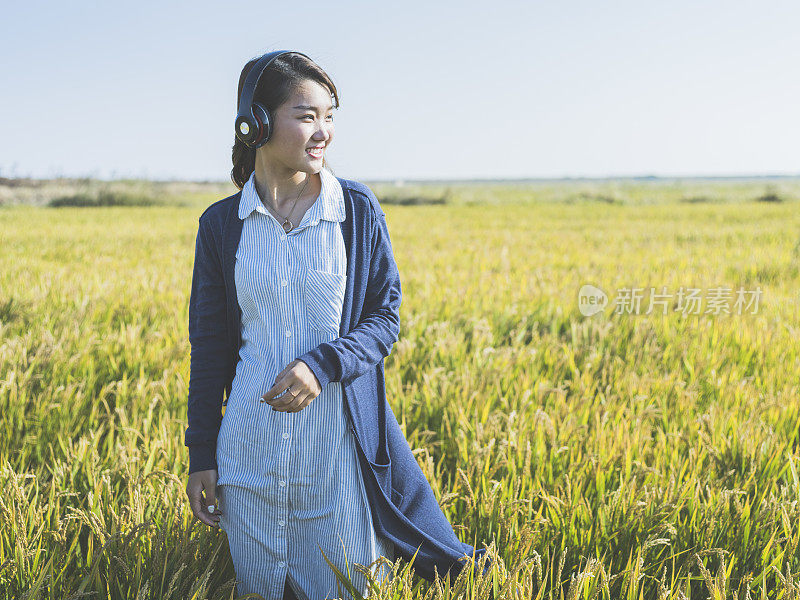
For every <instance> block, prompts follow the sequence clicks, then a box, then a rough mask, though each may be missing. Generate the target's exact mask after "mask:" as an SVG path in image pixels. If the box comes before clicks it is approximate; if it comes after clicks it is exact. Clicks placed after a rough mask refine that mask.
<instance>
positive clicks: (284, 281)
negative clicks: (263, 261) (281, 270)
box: [281, 279, 289, 287]
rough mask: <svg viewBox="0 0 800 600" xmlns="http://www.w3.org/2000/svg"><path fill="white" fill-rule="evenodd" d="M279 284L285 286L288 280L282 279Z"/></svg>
mask: <svg viewBox="0 0 800 600" xmlns="http://www.w3.org/2000/svg"><path fill="white" fill-rule="evenodd" d="M281 285H282V286H283V287H286V286H287V285H289V282H288V281H286V280H285V279H284V280H283V281H281Z"/></svg>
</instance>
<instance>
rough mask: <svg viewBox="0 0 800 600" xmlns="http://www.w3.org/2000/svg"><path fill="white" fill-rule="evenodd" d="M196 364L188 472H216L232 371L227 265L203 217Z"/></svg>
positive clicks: (195, 290) (195, 278)
mask: <svg viewBox="0 0 800 600" xmlns="http://www.w3.org/2000/svg"><path fill="white" fill-rule="evenodd" d="M189 342H190V344H191V361H190V363H191V364H190V373H189V399H188V406H187V417H188V422H189V426H188V427H187V429H186V432H185V439H184V444H185V445H186V446H188V447H189V473H193V472H194V471H203V470H207V469H216V468H217V461H216V449H217V434H218V432H219V428H220V423H221V421H222V412H221V407H222V399H223V392H224V390H225V377H226V373H227V372H228V367H229V362H230V358H229V354H230V353H229V351H228V348H227V322H226V296H225V283H224V280H223V277H222V261H221V259H220V256H219V254H218V251H217V250H216V248H215V244H214V242H213V233H212V232H211V229H210V227H209V225H208V222H207V220H204V219H203V218H202V217H200V223H199V227H198V230H197V240H196V243H195V256H194V269H193V272H192V290H191V295H190V297H189Z"/></svg>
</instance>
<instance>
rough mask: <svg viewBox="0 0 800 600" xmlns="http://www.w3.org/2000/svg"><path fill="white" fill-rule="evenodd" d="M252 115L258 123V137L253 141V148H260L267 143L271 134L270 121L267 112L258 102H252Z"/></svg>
mask: <svg viewBox="0 0 800 600" xmlns="http://www.w3.org/2000/svg"><path fill="white" fill-rule="evenodd" d="M253 115H254V116H255V118H256V121H258V137H256V138H255V139H254V140H253V148H260V147H261V146H263V145H264V144H266V143H267V141H269V136H270V134H271V133H272V120H271V119H270V115H269V111H268V110H267V109H266V108H265V107H264V105H263V104H261V103H259V102H253Z"/></svg>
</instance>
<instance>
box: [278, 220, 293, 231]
mask: <svg viewBox="0 0 800 600" xmlns="http://www.w3.org/2000/svg"><path fill="white" fill-rule="evenodd" d="M281 225H283V230H284V231H285V232H286V233H289V232H290V231H291V230H292V227H294V225H292V222H291V221H290V220H289V218H288V217H287V218H286V219H284V221H283V223H281ZM287 225H288V227H287Z"/></svg>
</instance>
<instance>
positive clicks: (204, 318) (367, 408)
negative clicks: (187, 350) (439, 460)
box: [185, 177, 489, 581]
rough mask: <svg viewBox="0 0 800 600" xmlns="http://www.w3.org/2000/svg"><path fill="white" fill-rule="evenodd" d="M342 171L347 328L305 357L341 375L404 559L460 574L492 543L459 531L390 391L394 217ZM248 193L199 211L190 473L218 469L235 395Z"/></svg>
mask: <svg viewBox="0 0 800 600" xmlns="http://www.w3.org/2000/svg"><path fill="white" fill-rule="evenodd" d="M337 179H338V180H339V183H340V184H341V185H342V189H343V190H344V199H345V212H346V217H345V220H344V221H342V222H341V223H340V225H341V228H342V235H343V236H344V243H345V249H346V253H347V284H346V288H345V295H344V308H343V310H342V321H341V324H340V328H339V336H340V337H338V338H336V339H334V340H332V341H330V342H325V343H322V344H320V345H319V346H317V347H316V348H313V349H312V350H310V351H309V352H306V353H305V354H303V355H302V356H299V357H297V358H299V359H300V360H302V361H303V362H305V363H306V364H307V365H308V366H309V368H310V369H311V370H312V371H313V372H314V374H315V375H316V377H317V379H319V382H320V385H321V386H322V387H325V386H326V385H327V384H328V383H329V382H331V381H339V382H341V383H342V390H343V395H344V402H345V405H346V407H347V411H348V414H349V416H350V423H351V429H352V431H353V433H354V435H355V439H356V448H357V452H358V455H359V456H358V457H359V461H360V463H361V470H362V473H363V477H364V485H365V488H366V491H367V498H368V500H369V503H370V506H371V507H372V514H373V521H374V525H375V529H376V531H377V532H378V534H379V535H382V536H384V537H386V538H387V539H389V540H391V541H392V542H393V543H394V546H395V553H396V555H398V556H402V557H403V558H405V559H406V560H411V558H412V557H413V556H414V553H415V552H416V554H417V556H416V558H415V559H414V569H415V571H416V572H417V573H418V574H419V575H421V576H422V577H424V578H425V579H428V580H431V581H432V580H433V578H434V566H436V569H437V571H438V573H439V575H440V576H443V575H444V574H445V573H448V572H450V573H451V574H452V575H457V574H458V573H459V572H460V571H461V569H462V567H463V565H464V564H465V562H463V560H464V558H463V557H464V556H465V555H466V556H470V557H471V556H473V555H474V556H475V558H476V560H477V559H478V558H479V557H481V556H483V555H484V554H485V553H486V548H481V549H479V550H476V549H475V548H474V547H473V546H470V545H469V544H466V543H463V542H461V541H459V539H458V537H456V534H455V532H454V531H453V528H452V526H451V525H450V523H449V522H448V520H447V517H445V515H444V513H443V512H442V510H441V508H440V507H439V503H438V501H437V500H436V497H435V495H434V493H433V490H432V489H431V486H430V483H429V482H428V480H427V479H426V478H425V474H424V473H423V472H422V469H421V468H420V466H419V464H418V463H417V460H416V458H414V455H413V454H412V452H411V448H410V447H409V444H408V441H407V440H406V439H405V436H404V435H403V432H402V430H401V429H400V426H399V425H398V423H397V419H396V418H395V415H394V413H393V412H392V409H391V407H390V406H389V404H388V402H387V400H386V387H385V383H384V370H383V359H384V358H385V357H386V356H388V355H389V353H390V352H391V349H392V346H393V345H394V343H395V342H396V341H397V338H398V335H399V331H400V314H399V309H400V301H401V290H400V276H399V273H398V270H397V265H396V263H395V259H394V254H393V252H392V246H391V242H390V240H389V231H388V229H387V226H386V216H385V214H384V212H383V210H382V209H381V207H380V204H379V203H378V200H377V198H376V197H375V195H374V194H373V192H372V190H370V189H369V188H368V187H367V186H366V185H364V184H362V183H360V182H357V181H353V180H349V179H342V178H338V177H337ZM240 197H241V192H237V193H236V194H234V195H232V196H229V197H227V198H224V199H222V200H219V201H218V202H215V203H214V204H212V205H211V206H209V207H208V208H207V209H206V210H205V211H204V212H203V214H202V215H201V216H200V219H199V228H198V233H197V241H196V246H195V259H194V270H193V275H192V289H191V296H190V300H189V341H190V344H191V369H190V378H189V399H188V423H189V426H188V428H187V429H186V432H185V444H186V446H188V447H189V472H190V473H192V472H194V471H199V470H206V469H216V468H217V463H216V458H215V455H216V443H217V434H218V432H219V428H220V423H221V421H222V414H221V406H222V404H223V400H222V398H223V392H224V393H225V398H226V402H227V398H228V396H230V393H231V386H232V383H233V377H234V375H235V373H236V364H237V362H238V360H239V348H240V346H241V342H242V339H241V309H240V308H239V302H238V298H237V295H236V286H235V282H234V266H235V262H236V250H237V247H238V245H239V239H240V237H241V233H242V224H243V221H242V220H241V219H239V199H240ZM354 223H357V226H356V227H354V226H353V224H354ZM459 559H462V560H461V561H459ZM488 565H489V561H488V560H487V561H486V568H488ZM476 572H477V569H476Z"/></svg>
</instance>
